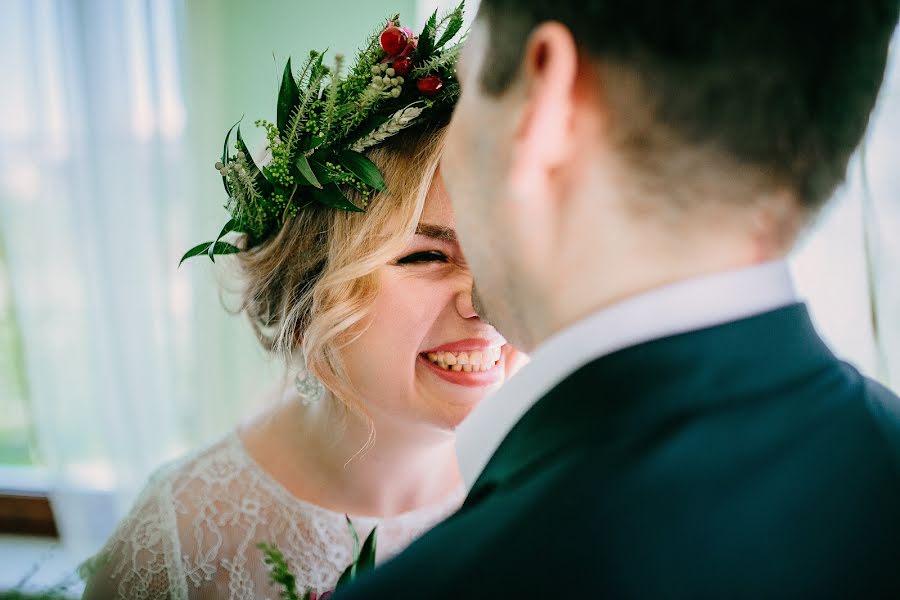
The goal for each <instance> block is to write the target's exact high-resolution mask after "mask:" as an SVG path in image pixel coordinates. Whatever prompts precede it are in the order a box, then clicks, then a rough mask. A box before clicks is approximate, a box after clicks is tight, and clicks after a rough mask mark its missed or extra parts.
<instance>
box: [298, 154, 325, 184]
mask: <svg viewBox="0 0 900 600" xmlns="http://www.w3.org/2000/svg"><path fill="white" fill-rule="evenodd" d="M294 164H295V165H297V169H298V170H299V171H300V175H302V176H303V179H305V180H306V183H307V184H308V185H311V186H313V187H317V188H319V189H322V184H321V183H319V180H318V179H317V178H316V174H315V173H313V170H312V167H311V166H310V165H309V159H308V158H306V155H305V154H303V153H302V152H301V153H300V156H298V157H297V161H296V162H295V163H294Z"/></svg>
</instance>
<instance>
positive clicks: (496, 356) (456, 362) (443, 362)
mask: <svg viewBox="0 0 900 600" xmlns="http://www.w3.org/2000/svg"><path fill="white" fill-rule="evenodd" d="M502 356H503V350H502V349H501V348H500V347H499V346H497V347H493V348H487V349H485V350H483V351H477V350H473V351H471V352H429V353H428V354H427V355H426V357H427V358H428V360H429V361H430V362H432V363H433V364H435V365H437V366H439V367H440V368H442V369H446V370H448V371H456V372H460V371H464V372H466V373H471V372H475V373H480V372H482V371H490V370H491V369H493V368H494V367H496V366H497V363H498V362H499V361H500V359H501V357H502Z"/></svg>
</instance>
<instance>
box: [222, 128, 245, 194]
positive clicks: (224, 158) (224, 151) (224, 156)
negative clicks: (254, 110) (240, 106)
mask: <svg viewBox="0 0 900 600" xmlns="http://www.w3.org/2000/svg"><path fill="white" fill-rule="evenodd" d="M243 120H244V115H241V118H240V119H238V120H237V122H236V123H235V124H234V125H232V126H231V128H230V129H229V130H228V133H226V134H225V145H224V146H223V147H222V164H223V165H227V164H228V142H229V140H230V139H231V132H232V131H234V128H235V127H237V126H238V124H239V123H240V122H241V121H243ZM222 185H224V186H225V193H226V194H228V195H229V196H230V195H231V191H230V190H229V189H228V180H227V179H226V178H225V176H224V175H222Z"/></svg>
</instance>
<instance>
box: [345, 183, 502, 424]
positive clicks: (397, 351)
mask: <svg viewBox="0 0 900 600" xmlns="http://www.w3.org/2000/svg"><path fill="white" fill-rule="evenodd" d="M377 276H378V279H379V285H380V287H379V291H378V295H377V297H376V299H375V303H374V306H373V313H372V323H371V326H370V327H369V328H368V329H367V330H366V331H365V333H364V334H363V335H362V336H361V337H360V338H358V339H357V340H356V341H355V342H353V343H352V344H350V345H348V346H347V347H346V348H345V351H344V360H345V363H346V365H347V369H348V372H349V375H350V378H351V379H352V381H353V384H354V386H355V387H356V389H357V390H359V391H360V392H361V393H362V395H363V400H364V401H365V402H366V408H367V409H368V410H369V411H370V412H371V413H372V414H373V416H374V417H376V419H377V418H383V417H384V416H387V417H389V418H391V419H402V420H404V421H406V422H412V423H417V424H422V425H424V426H431V427H437V428H440V429H453V428H455V427H456V426H457V425H458V424H459V423H460V422H461V421H462V420H463V418H465V416H466V415H467V414H468V413H469V412H470V411H471V410H472V409H473V408H474V407H475V405H476V404H477V403H478V402H479V401H480V400H481V399H482V398H484V397H485V396H487V395H488V394H490V393H491V392H492V391H494V390H496V389H497V388H498V387H499V386H500V385H501V384H502V383H503V382H504V380H505V379H506V378H507V376H508V374H510V372H511V371H510V370H511V368H512V366H513V364H514V362H515V360H514V357H515V351H514V350H513V349H512V347H510V346H508V345H507V344H506V341H505V340H504V339H503V337H501V336H500V334H499V333H497V331H496V330H495V329H494V328H493V327H491V326H490V325H488V324H487V323H485V322H484V321H482V320H481V319H480V318H479V317H478V315H477V314H476V312H475V310H474V309H473V307H472V277H471V275H470V274H469V270H468V268H467V266H466V263H465V259H464V258H463V255H462V252H461V250H460V247H459V244H458V243H457V241H456V235H455V231H454V217H453V212H452V208H451V205H450V202H449V199H448V197H447V193H446V191H445V190H444V186H443V183H442V178H441V177H439V176H438V177H435V178H434V181H433V183H432V186H431V190H430V191H429V193H428V197H427V198H426V201H425V206H424V209H423V212H422V217H421V220H420V222H419V226H418V230H417V234H416V236H415V238H414V239H413V240H412V241H411V242H410V243H409V244H408V245H407V247H406V248H405V249H404V250H403V252H401V253H400V254H398V255H397V256H396V257H394V259H393V260H391V261H390V262H389V263H388V264H386V265H384V266H383V267H381V268H380V270H379V271H378V274H377Z"/></svg>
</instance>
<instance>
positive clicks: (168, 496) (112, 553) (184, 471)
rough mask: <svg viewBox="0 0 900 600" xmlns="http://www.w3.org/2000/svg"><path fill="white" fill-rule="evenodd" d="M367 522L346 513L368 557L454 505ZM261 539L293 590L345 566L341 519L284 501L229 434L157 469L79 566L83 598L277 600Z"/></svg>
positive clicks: (347, 549)
mask: <svg viewBox="0 0 900 600" xmlns="http://www.w3.org/2000/svg"><path fill="white" fill-rule="evenodd" d="M463 497H464V490H463V488H462V487H460V488H459V489H458V490H457V491H456V492H455V493H454V494H452V495H451V497H450V498H449V499H448V500H447V501H445V502H443V503H442V504H440V505H437V506H431V507H427V508H423V509H419V510H416V511H412V512H408V513H404V514H401V515H398V516H396V517H391V518H386V519H376V518H372V517H354V516H353V515H351V516H350V518H351V519H352V520H353V524H354V526H355V528H356V530H357V532H358V533H359V537H360V541H362V540H363V539H365V536H367V535H368V534H369V532H370V531H371V530H372V528H373V527H375V526H376V525H377V526H378V551H377V561H378V562H381V561H384V560H385V559H387V558H389V557H391V556H393V555H394V554H396V553H398V552H399V551H401V550H402V549H403V548H405V547H406V546H408V545H409V544H410V543H411V542H412V541H413V540H414V539H415V538H416V537H418V536H419V535H420V534H422V533H424V532H425V531H427V530H428V529H430V528H431V527H432V526H433V525H435V524H436V523H438V522H440V521H441V520H443V519H444V518H446V517H447V516H449V515H450V514H451V513H452V512H454V511H455V510H456V509H457V508H458V507H459V506H460V505H461V504H462V501H463ZM260 542H268V543H273V544H275V545H276V546H277V547H278V548H279V549H280V550H281V551H282V552H283V553H284V555H285V557H286V558H287V561H288V563H289V565H290V567H291V571H292V572H293V573H294V574H295V575H296V576H297V585H298V588H299V591H300V592H301V594H302V593H303V592H304V591H305V590H306V589H307V588H309V589H313V590H315V591H317V592H319V593H322V592H325V591H327V590H330V589H333V588H334V585H335V583H336V582H337V579H338V577H339V576H340V574H341V572H343V570H344V569H345V568H346V567H347V565H349V564H350V562H351V560H352V552H353V542H352V538H351V536H350V532H349V530H348V528H347V523H346V519H345V517H344V515H343V514H342V513H336V512H332V511H329V510H326V509H324V508H322V507H319V506H316V505H314V504H311V503H309V502H304V501H302V500H299V499H297V498H296V497H294V496H292V495H291V494H290V493H289V492H288V491H287V490H286V489H285V488H284V487H282V486H281V484H279V483H278V482H277V481H275V480H274V479H273V478H272V477H271V476H269V475H268V474H267V473H266V472H265V471H264V470H263V469H262V468H261V467H260V466H259V465H258V464H257V463H256V462H255V461H254V460H253V459H252V458H251V457H250V455H249V454H247V451H246V449H245V448H244V445H243V443H242V442H241V440H240V438H239V437H238V435H237V433H236V432H233V433H231V434H229V435H228V436H226V437H225V438H223V439H222V440H221V441H219V442H217V443H216V444H214V445H212V446H210V447H208V448H206V449H204V450H202V451H200V452H197V453H196V454H193V455H191V456H188V457H187V458H184V459H181V460H179V461H176V462H175V463H172V464H170V465H166V466H164V467H162V468H161V469H159V470H158V471H157V472H156V473H155V474H154V475H153V476H152V477H151V478H150V481H149V483H148V484H147V486H146V487H145V489H144V490H143V492H141V495H140V497H139V498H138V500H137V501H136V503H135V505H134V507H132V509H131V512H130V513H129V514H128V515H127V516H126V517H125V518H124V519H123V520H122V522H121V523H119V525H118V526H117V527H116V530H115V532H114V533H113V535H112V536H111V537H110V539H109V541H107V543H106V545H105V546H104V548H103V550H102V551H101V552H100V553H98V554H97V555H96V556H95V557H93V558H92V559H91V560H89V561H88V562H87V563H86V565H85V566H86V568H85V569H84V572H85V573H86V574H87V576H88V577H89V578H90V580H89V583H88V589H87V593H86V596H85V597H86V598H92V599H93V598H103V599H107V598H108V599H113V598H129V599H154V600H155V599H171V600H187V599H188V598H191V599H199V598H209V599H212V598H215V599H217V600H219V599H225V598H227V599H231V600H236V599H245V598H253V599H258V600H261V599H265V598H272V599H275V598H279V589H278V588H276V587H273V586H272V585H271V584H270V583H269V576H268V570H267V568H266V566H265V565H264V564H263V561H262V558H263V555H262V552H261V551H260V550H259V549H258V548H257V544H258V543H260Z"/></svg>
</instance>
